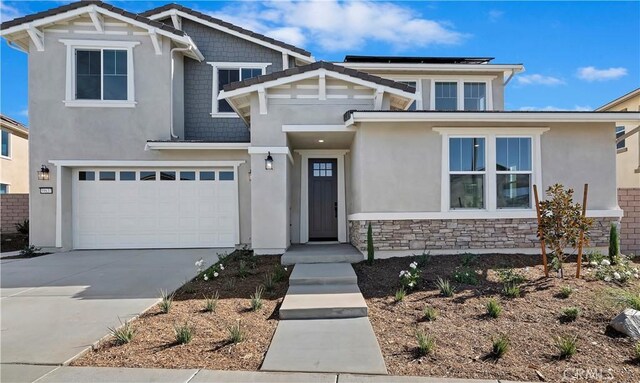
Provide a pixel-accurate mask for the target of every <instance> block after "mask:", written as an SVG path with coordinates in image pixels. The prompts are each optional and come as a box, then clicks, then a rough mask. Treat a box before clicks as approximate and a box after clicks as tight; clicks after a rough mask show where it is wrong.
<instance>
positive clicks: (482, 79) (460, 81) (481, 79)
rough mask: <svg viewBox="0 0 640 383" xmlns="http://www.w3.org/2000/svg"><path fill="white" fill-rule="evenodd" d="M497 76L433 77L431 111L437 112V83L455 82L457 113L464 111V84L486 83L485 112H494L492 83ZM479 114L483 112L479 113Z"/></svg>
mask: <svg viewBox="0 0 640 383" xmlns="http://www.w3.org/2000/svg"><path fill="white" fill-rule="evenodd" d="M495 78H496V77H495V76H464V77H452V76H431V77H430V78H429V80H430V86H429V88H430V89H429V110H436V83H437V82H455V83H456V84H457V86H458V87H457V97H456V101H457V109H456V111H464V84H465V83H484V84H485V89H486V95H485V96H486V98H487V102H486V105H485V106H486V108H485V110H484V111H492V110H494V109H493V88H492V86H491V85H492V81H493V80H494V79H495ZM477 112H482V111H481V110H480V111H477Z"/></svg>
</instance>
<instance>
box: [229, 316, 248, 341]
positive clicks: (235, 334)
mask: <svg viewBox="0 0 640 383" xmlns="http://www.w3.org/2000/svg"><path fill="white" fill-rule="evenodd" d="M227 330H228V331H229V341H230V342H231V343H233V344H238V343H240V342H242V341H244V339H245V335H244V331H242V329H241V328H240V321H237V322H236V324H234V325H232V326H229V327H228V328H227Z"/></svg>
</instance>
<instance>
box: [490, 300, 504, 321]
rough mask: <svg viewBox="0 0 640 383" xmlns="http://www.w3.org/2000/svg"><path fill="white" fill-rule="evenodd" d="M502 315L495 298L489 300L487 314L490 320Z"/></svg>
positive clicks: (500, 307)
mask: <svg viewBox="0 0 640 383" xmlns="http://www.w3.org/2000/svg"><path fill="white" fill-rule="evenodd" d="M501 313H502V306H500V304H499V303H498V301H497V300H496V299H495V298H491V299H489V301H488V302H487V314H488V315H489V316H490V317H491V318H497V317H499V316H500V314H501Z"/></svg>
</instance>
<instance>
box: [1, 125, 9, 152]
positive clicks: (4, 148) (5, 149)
mask: <svg viewBox="0 0 640 383" xmlns="http://www.w3.org/2000/svg"><path fill="white" fill-rule="evenodd" d="M0 141H1V144H2V153H1V155H2V157H7V158H8V157H10V156H11V147H10V145H11V133H9V132H7V131H6V130H3V131H2V137H1V139H0Z"/></svg>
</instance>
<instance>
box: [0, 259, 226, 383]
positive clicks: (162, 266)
mask: <svg viewBox="0 0 640 383" xmlns="http://www.w3.org/2000/svg"><path fill="white" fill-rule="evenodd" d="M228 251H229V249H226V250H225V249H189V250H180V249H176V250H96V251H72V252H64V253H56V254H50V255H45V256H41V257H37V258H30V259H11V260H1V261H0V263H1V270H0V272H1V275H0V296H1V298H0V299H1V300H0V316H1V317H2V328H1V333H0V337H1V350H0V351H1V353H0V358H1V359H0V362H1V365H0V369H1V370H2V377H1V379H0V380H1V381H2V382H5V381H20V380H18V379H22V380H21V381H25V382H30V381H32V380H34V379H36V378H38V377H39V376H42V375H44V374H45V373H46V372H48V371H50V370H53V369H54V368H55V367H56V366H57V365H61V364H64V363H65V362H67V361H68V360H70V359H71V358H73V357H74V356H75V355H77V354H78V353H81V352H82V351H84V350H86V349H87V348H89V347H91V345H92V344H94V343H95V342H97V341H98V340H100V339H101V338H102V337H104V336H105V335H107V334H108V332H109V330H108V327H113V326H117V325H119V319H118V318H120V319H121V320H122V321H125V320H128V319H130V318H132V317H134V316H136V315H138V314H139V313H141V312H143V311H145V310H146V309H148V308H149V307H151V306H153V305H154V304H156V303H157V302H158V299H159V291H160V289H165V290H167V291H172V290H174V289H176V288H178V287H180V286H181V285H182V284H184V282H185V281H187V280H190V279H191V278H193V277H194V276H195V275H196V267H195V266H194V263H195V261H197V260H198V259H200V258H203V259H204V260H205V261H206V262H207V264H208V265H211V264H212V263H213V262H216V261H217V255H216V254H217V253H219V252H228ZM34 365H35V366H34ZM38 374H39V375H38ZM9 377H11V379H9ZM5 378H6V379H5Z"/></svg>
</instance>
